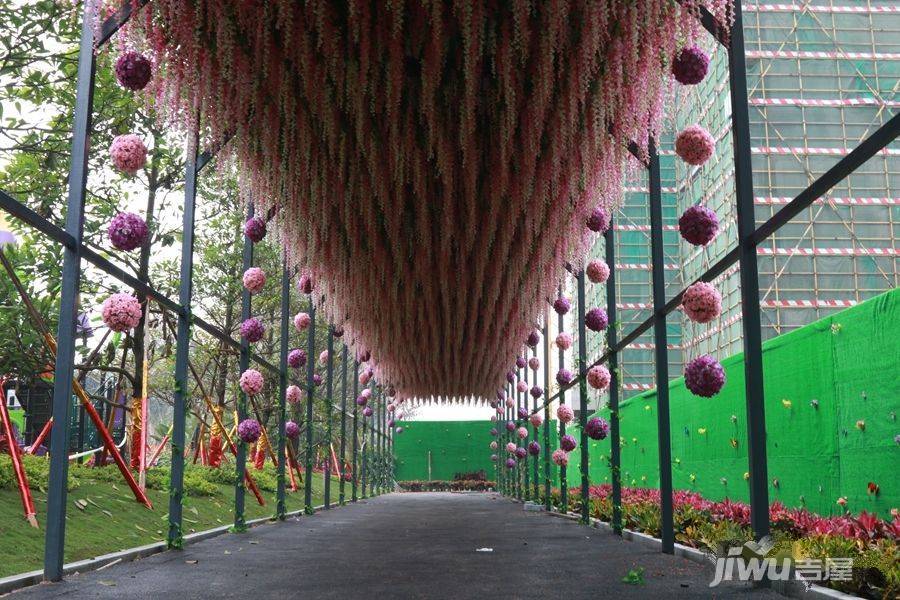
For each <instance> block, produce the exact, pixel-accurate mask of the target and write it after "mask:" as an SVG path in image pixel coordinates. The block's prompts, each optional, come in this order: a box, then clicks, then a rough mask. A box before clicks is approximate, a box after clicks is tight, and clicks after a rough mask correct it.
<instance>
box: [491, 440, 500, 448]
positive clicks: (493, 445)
mask: <svg viewBox="0 0 900 600" xmlns="http://www.w3.org/2000/svg"><path fill="white" fill-rule="evenodd" d="M497 448H499V446H498V445H497V442H496V441H494V442H491V450H496V449H497Z"/></svg>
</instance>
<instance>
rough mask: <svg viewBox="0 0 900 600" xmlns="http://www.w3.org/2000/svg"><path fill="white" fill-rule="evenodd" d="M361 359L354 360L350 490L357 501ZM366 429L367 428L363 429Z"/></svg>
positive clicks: (351, 495) (352, 497)
mask: <svg viewBox="0 0 900 600" xmlns="http://www.w3.org/2000/svg"><path fill="white" fill-rule="evenodd" d="M358 374H359V361H357V360H356V359H354V360H353V482H352V485H351V490H350V501H351V502H356V501H357V500H358V498H357V488H358V486H359V463H358V461H357V458H358V454H357V451H358V449H359V405H358V404H357V403H356V396H357V394H358V393H359V377H358ZM363 431H365V429H364V430H363Z"/></svg>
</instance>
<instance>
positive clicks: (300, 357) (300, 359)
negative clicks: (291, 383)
mask: <svg viewBox="0 0 900 600" xmlns="http://www.w3.org/2000/svg"><path fill="white" fill-rule="evenodd" d="M305 364H306V352H304V351H303V350H302V349H301V348H294V349H293V350H291V351H290V352H288V365H289V366H290V367H291V368H292V369H299V368H300V367H302V366H303V365H305Z"/></svg>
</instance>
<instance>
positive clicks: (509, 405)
mask: <svg viewBox="0 0 900 600" xmlns="http://www.w3.org/2000/svg"><path fill="white" fill-rule="evenodd" d="M505 404H506V408H512V407H513V406H515V405H516V401H515V400H513V399H512V398H507V399H506V403H505Z"/></svg>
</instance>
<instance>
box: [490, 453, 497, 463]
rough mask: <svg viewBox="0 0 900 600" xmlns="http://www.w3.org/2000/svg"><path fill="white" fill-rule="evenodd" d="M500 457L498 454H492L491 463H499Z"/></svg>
mask: <svg viewBox="0 0 900 600" xmlns="http://www.w3.org/2000/svg"><path fill="white" fill-rule="evenodd" d="M498 460H499V457H498V456H497V455H496V454H491V462H497V461H498Z"/></svg>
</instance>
